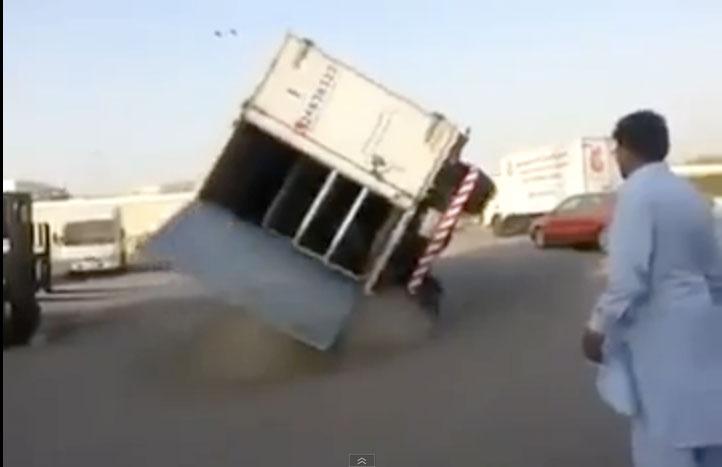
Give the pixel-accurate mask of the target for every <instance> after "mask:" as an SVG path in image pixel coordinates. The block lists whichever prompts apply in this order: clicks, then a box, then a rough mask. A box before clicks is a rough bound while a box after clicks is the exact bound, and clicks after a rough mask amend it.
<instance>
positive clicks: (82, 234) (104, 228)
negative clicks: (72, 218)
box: [63, 219, 117, 246]
mask: <svg viewBox="0 0 722 467" xmlns="http://www.w3.org/2000/svg"><path fill="white" fill-rule="evenodd" d="M116 230H117V229H116V223H115V221H113V220H111V219H101V220H88V221H80V222H69V223H67V224H66V225H65V229H64V231H63V243H64V244H65V245H69V246H77V245H98V244H104V243H113V242H114V241H115V240H116Z"/></svg>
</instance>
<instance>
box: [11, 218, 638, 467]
mask: <svg viewBox="0 0 722 467" xmlns="http://www.w3.org/2000/svg"><path fill="white" fill-rule="evenodd" d="M482 237H483V236H482V235H481V234H480V233H478V232H477V231H475V230H473V229H472V230H471V231H469V232H466V233H464V235H463V236H462V237H461V238H460V239H459V241H457V242H456V243H455V245H454V246H453V248H452V252H453V253H455V254H454V255H452V256H450V257H447V258H445V259H444V260H443V261H441V263H440V264H439V266H438V268H437V271H438V272H439V274H440V275H441V277H442V279H443V281H444V284H445V287H446V301H445V303H444V316H443V320H442V322H441V324H440V325H439V328H438V329H437V330H438V332H437V333H436V334H435V335H434V336H433V337H426V336H424V338H423V339H419V338H418V337H419V336H405V337H410V338H407V339H402V338H400V339H399V342H398V343H397V345H388V344H389V343H388V342H385V343H384V345H378V346H377V347H374V346H373V345H370V346H366V347H363V346H362V347H352V348H349V349H346V350H345V351H344V352H342V353H339V354H330V355H329V354H324V355H318V354H316V353H315V352H312V351H310V350H307V349H305V348H300V347H299V346H298V345H297V344H295V343H292V342H291V343H289V341H288V340H286V339H285V338H283V337H281V336H278V335H275V334H274V333H272V332H271V331H269V330H267V329H263V328H260V327H258V326H257V325H255V324H253V323H255V321H249V319H248V318H247V317H246V316H245V315H243V314H242V313H240V312H238V311H237V310H233V309H229V308H226V307H223V306H220V305H218V304H215V303H214V302H213V301H212V300H209V299H208V298H206V297H204V296H203V294H202V291H201V290H200V289H199V288H198V287H197V286H195V285H194V284H193V283H191V282H189V281H188V280H185V279H183V278H181V277H179V276H175V275H173V274H170V273H163V272H147V273H142V274H133V275H128V276H122V277H107V278H100V279H93V280H90V281H86V282H77V283H73V284H65V285H63V286H62V287H61V289H60V290H59V291H58V293H55V294H53V295H52V296H49V297H43V304H44V307H45V310H46V319H45V323H44V326H43V329H42V332H41V336H40V337H39V339H38V340H37V342H36V343H34V344H33V345H32V346H30V347H27V348H18V349H12V350H10V351H6V352H4V354H3V465H4V466H6V467H7V466H53V467H62V466H73V467H85V466H88V467H90V466H93V467H96V466H124V467H125V466H131V465H152V466H154V467H161V466H173V467H176V466H226V465H228V466H231V465H232V466H285V465H289V466H290V465H300V466H324V467H325V466H328V467H337V466H346V465H348V455H349V454H350V453H364V454H366V453H369V454H375V455H376V465H377V466H388V467H391V466H408V467H417V466H430V467H431V466H433V467H438V466H466V465H469V466H493V467H503V466H535V467H536V466H549V467H564V466H570V467H580V466H584V467H610V466H614V467H617V466H626V465H628V461H627V433H626V426H625V424H624V421H623V420H620V419H619V418H617V417H615V416H614V415H612V414H611V413H610V412H609V411H607V410H606V409H605V408H604V407H603V406H602V405H601V404H600V403H599V402H598V400H597V398H596V395H595V394H594V390H593V372H592V369H591V368H590V367H589V366H588V365H587V364H586V363H584V362H583V361H582V359H581V358H580V356H579V350H578V347H579V346H578V340H579V332H580V329H581V328H582V325H583V323H584V321H585V319H586V316H587V312H588V310H589V309H590V306H591V305H592V303H593V301H594V298H595V295H596V293H597V292H598V290H599V288H600V286H601V280H602V278H601V277H600V257H599V255H596V254H594V253H589V252H578V251H564V250H550V251H535V250H534V249H533V248H532V247H531V246H530V245H528V244H527V243H526V242H525V241H512V242H501V243H500V244H489V242H487V241H485V240H484V239H483V238H482ZM392 313H396V311H392ZM393 316H396V315H393ZM375 319H376V321H374V322H373V323H372V325H371V326H370V327H368V326H367V328H366V330H365V331H364V332H371V333H373V329H374V326H376V329H377V330H378V331H385V330H387V329H389V328H392V327H399V326H401V327H402V328H403V327H404V326H403V323H404V320H409V319H411V320H413V318H409V317H408V316H406V317H404V318H402V319H401V321H399V320H396V321H395V322H394V323H393V325H391V324H389V325H387V323H386V322H385V321H384V319H385V318H383V317H382V318H378V317H377V318H375ZM408 323H409V324H417V323H413V322H412V321H408ZM419 328H422V327H418V326H417V327H416V328H415V327H414V326H409V327H408V329H419ZM414 332H416V331H414ZM402 334H403V333H402ZM402 337H403V336H402ZM392 340H393V339H392ZM253 345H255V346H253ZM259 349H260V350H259Z"/></svg>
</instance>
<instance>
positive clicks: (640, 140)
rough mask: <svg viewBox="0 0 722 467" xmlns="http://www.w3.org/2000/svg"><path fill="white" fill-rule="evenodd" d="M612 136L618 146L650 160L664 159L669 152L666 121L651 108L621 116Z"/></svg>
mask: <svg viewBox="0 0 722 467" xmlns="http://www.w3.org/2000/svg"><path fill="white" fill-rule="evenodd" d="M612 137H613V138H614V139H615V140H616V141H617V144H618V145H619V146H621V147H623V148H625V149H627V150H628V151H631V152H633V153H634V154H635V155H637V156H638V157H640V158H643V159H645V160H647V161H650V162H657V161H662V160H664V158H665V157H667V153H668V152H669V131H668V130H667V122H666V121H665V120H664V117H662V116H661V115H659V114H658V113H656V112H652V111H651V110H640V111H638V112H634V113H631V114H629V115H627V116H625V117H623V118H622V119H621V120H619V121H618V122H617V126H616V127H615V128H614V133H612Z"/></svg>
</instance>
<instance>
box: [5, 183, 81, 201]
mask: <svg viewBox="0 0 722 467" xmlns="http://www.w3.org/2000/svg"><path fill="white" fill-rule="evenodd" d="M6 191H20V192H24V193H30V195H31V196H32V198H33V200H35V201H50V200H61V199H69V198H70V197H71V196H70V193H69V192H68V190H66V189H65V188H61V187H57V186H53V185H49V184H47V183H42V182H35V181H30V180H11V179H5V178H4V179H3V193H5V192H6Z"/></svg>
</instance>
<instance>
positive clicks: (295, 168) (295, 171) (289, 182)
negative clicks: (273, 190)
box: [261, 161, 302, 229]
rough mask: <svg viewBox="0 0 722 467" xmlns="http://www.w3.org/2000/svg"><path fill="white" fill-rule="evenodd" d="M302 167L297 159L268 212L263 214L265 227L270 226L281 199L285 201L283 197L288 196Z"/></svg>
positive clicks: (262, 223)
mask: <svg viewBox="0 0 722 467" xmlns="http://www.w3.org/2000/svg"><path fill="white" fill-rule="evenodd" d="M301 167H302V164H301V162H300V161H297V162H296V163H295V164H294V165H293V167H292V168H291V170H290V172H289V174H288V175H287V176H286V179H285V180H284V181H283V185H282V186H281V189H280V190H279V191H278V193H277V194H276V197H275V198H273V202H271V205H270V206H269V207H268V210H267V211H266V214H265V215H264V216H263V221H262V222H261V225H262V226H263V228H266V229H267V228H268V225H269V223H270V222H271V220H272V219H273V216H274V214H276V211H277V210H278V206H280V205H281V201H283V199H284V198H285V197H286V193H287V192H288V190H289V188H290V187H291V186H292V185H293V182H295V181H296V178H298V175H299V174H300V173H301Z"/></svg>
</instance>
